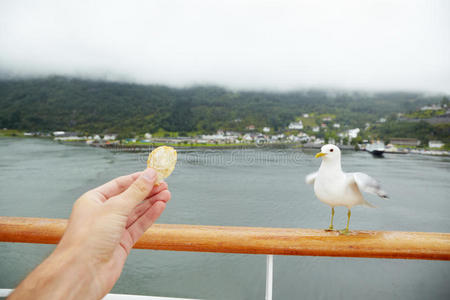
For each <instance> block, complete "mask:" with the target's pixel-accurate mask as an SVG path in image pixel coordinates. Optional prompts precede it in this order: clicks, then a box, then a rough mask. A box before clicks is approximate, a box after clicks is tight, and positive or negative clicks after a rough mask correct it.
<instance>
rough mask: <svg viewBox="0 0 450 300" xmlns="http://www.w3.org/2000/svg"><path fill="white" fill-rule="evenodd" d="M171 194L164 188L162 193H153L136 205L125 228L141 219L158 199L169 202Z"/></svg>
mask: <svg viewBox="0 0 450 300" xmlns="http://www.w3.org/2000/svg"><path fill="white" fill-rule="evenodd" d="M152 193H153V191H152ZM170 197H171V195H170V192H169V191H168V190H163V191H161V192H160V193H158V194H156V195H153V196H151V197H149V198H147V199H146V200H144V201H143V202H142V203H140V204H139V205H138V206H136V207H135V208H134V209H133V212H132V213H131V214H130V216H129V217H128V221H127V225H126V226H125V228H128V227H130V226H131V225H132V224H133V223H134V222H135V221H136V220H137V219H139V218H140V217H141V216H142V215H143V214H144V213H145V212H146V211H147V210H148V209H149V208H150V207H151V206H152V205H153V204H154V203H155V202H157V201H163V202H167V201H169V199H170Z"/></svg>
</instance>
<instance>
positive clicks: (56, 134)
mask: <svg viewBox="0 0 450 300" xmlns="http://www.w3.org/2000/svg"><path fill="white" fill-rule="evenodd" d="M65 134H66V132H65V131H53V135H54V136H64V135H65Z"/></svg>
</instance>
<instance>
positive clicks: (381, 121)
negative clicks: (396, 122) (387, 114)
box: [378, 118, 386, 123]
mask: <svg viewBox="0 0 450 300" xmlns="http://www.w3.org/2000/svg"><path fill="white" fill-rule="evenodd" d="M378 122H379V123H385V122H386V118H380V119H379V120H378Z"/></svg>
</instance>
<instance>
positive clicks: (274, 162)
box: [0, 139, 450, 300]
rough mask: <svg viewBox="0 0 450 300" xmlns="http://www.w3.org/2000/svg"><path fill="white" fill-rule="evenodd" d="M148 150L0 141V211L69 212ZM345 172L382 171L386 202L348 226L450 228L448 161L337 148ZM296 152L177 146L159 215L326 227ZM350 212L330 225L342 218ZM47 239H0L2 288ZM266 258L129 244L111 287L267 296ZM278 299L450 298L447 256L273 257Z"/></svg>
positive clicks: (313, 164) (175, 219) (137, 165)
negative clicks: (380, 155)
mask: <svg viewBox="0 0 450 300" xmlns="http://www.w3.org/2000/svg"><path fill="white" fill-rule="evenodd" d="M145 159H146V155H143V154H131V153H112V152H109V151H106V150H102V149H96V148H90V147H85V146H70V145H61V144H58V143H54V142H51V141H46V140H39V139H0V191H1V193H0V215H3V216H25V217H49V218H67V217H68V216H69V214H70V209H71V207H72V204H73V202H74V201H75V200H76V198H77V197H78V196H79V195H81V194H82V193H83V192H85V191H86V190H88V189H90V188H93V187H95V186H97V185H99V184H102V183H104V182H106V181H107V180H110V179H112V178H114V177H116V176H119V175H122V174H127V173H132V172H135V171H136V170H141V169H143V168H145ZM342 159H343V168H344V170H345V171H364V172H366V173H368V174H370V175H372V176H373V177H375V178H378V179H379V180H380V181H381V182H382V185H383V186H384V188H385V190H386V191H388V193H389V194H390V196H391V199H390V200H388V201H385V200H382V199H378V198H376V197H372V196H367V198H368V199H369V201H370V202H372V203H373V204H375V205H377V206H378V208H376V209H371V208H365V207H356V208H354V209H353V210H352V222H351V228H353V229H373V230H407V231H440V232H450V215H449V213H450V197H449V195H450V181H449V175H450V159H449V158H439V157H424V156H415V155H391V156H389V155H388V156H387V157H386V158H385V159H373V158H372V157H370V156H369V155H368V154H367V153H363V152H344V154H343V158H342ZM319 163H320V161H319V160H318V159H317V160H316V159H314V158H313V152H301V151H300V150H266V149H258V150H245V151H236V150H221V151H218V150H216V151H212V150H195V151H188V150H180V151H179V163H178V165H177V168H176V169H175V171H174V173H173V174H172V175H171V177H169V179H168V180H167V181H168V183H169V186H170V189H171V191H172V200H171V202H170V203H169V205H168V206H167V209H166V211H165V212H164V214H163V216H162V217H161V219H160V220H159V222H160V223H177V224H180V223H184V224H202V225H239V226H267V227H304V228H325V227H326V226H328V222H329V213H330V211H329V210H330V209H329V208H328V206H326V205H325V204H322V203H320V202H319V201H318V200H316V199H315V197H314V194H313V191H312V187H311V186H307V185H306V184H304V176H305V175H306V174H308V173H310V172H312V171H314V170H316V169H317V168H318V166H319ZM345 220H346V210H345V209H344V208H338V209H337V216H336V217H335V225H337V227H338V228H340V227H344V225H345ZM53 247H54V246H49V245H31V244H5V243H1V244H0V288H13V287H14V286H16V285H17V284H18V283H19V281H20V280H21V279H22V278H23V277H24V276H25V275H26V274H27V272H29V271H30V270H31V269H32V268H33V267H35V266H36V265H37V264H38V263H39V262H40V261H41V260H42V259H43V258H44V257H45V256H46V255H48V254H49V253H50V252H51V251H52V249H53ZM265 259H266V258H265V256H263V255H239V254H210V253H188V252H170V251H148V250H132V252H131V255H130V257H129V259H128V261H127V264H126V265H125V269H124V272H123V273H122V276H121V278H120V279H119V281H118V283H117V284H116V286H115V287H114V289H113V292H115V293H129V294H143V295H154V296H173V297H192V298H203V299H227V300H229V299H264V291H265ZM274 263H275V265H274V266H275V268H274V299H353V298H362V299H450V287H449V286H450V284H449V283H450V282H449V280H450V279H449V278H450V263H448V262H433V261H414V260H384V259H356V258H317V257H291V256H276V257H275V259H274Z"/></svg>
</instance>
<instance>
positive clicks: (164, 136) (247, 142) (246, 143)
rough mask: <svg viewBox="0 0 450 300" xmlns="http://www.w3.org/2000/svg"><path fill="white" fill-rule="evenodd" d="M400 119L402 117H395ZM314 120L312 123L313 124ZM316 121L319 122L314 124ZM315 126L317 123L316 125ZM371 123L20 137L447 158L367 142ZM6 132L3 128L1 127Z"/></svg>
mask: <svg viewBox="0 0 450 300" xmlns="http://www.w3.org/2000/svg"><path fill="white" fill-rule="evenodd" d="M443 109H445V110H446V113H445V114H443V115H442V116H440V117H441V118H442V117H445V118H447V119H448V118H449V116H450V111H449V110H448V109H447V107H445V108H444V107H441V106H439V105H431V106H425V107H422V108H421V109H420V111H421V112H429V111H437V110H443ZM398 117H399V118H403V114H400V113H399V114H398ZM313 120H314V121H313ZM317 120H319V122H317ZM384 122H386V118H380V119H379V120H378V121H377V122H376V123H378V124H382V123H384ZM317 123H319V124H317ZM371 125H372V124H369V123H366V124H365V127H364V128H348V127H347V126H343V125H342V124H340V123H338V122H336V121H335V120H334V116H333V115H328V114H324V115H320V116H319V118H318V116H316V115H314V113H311V114H306V113H305V114H303V115H302V116H301V117H299V118H298V119H297V120H296V121H294V122H291V123H290V124H289V125H288V126H287V127H286V128H284V129H283V130H278V131H277V132H274V130H273V129H272V128H270V127H268V126H264V127H262V128H257V127H256V126H255V125H252V124H249V125H248V126H246V128H245V130H244V131H242V132H238V131H225V130H218V131H217V132H216V133H214V134H199V135H195V136H178V134H176V135H174V134H172V133H167V132H165V133H164V132H163V133H160V132H159V133H156V134H151V133H145V134H143V135H141V136H134V137H120V136H119V135H118V134H114V133H110V134H94V135H88V136H87V135H80V134H79V133H77V132H67V131H53V132H51V133H50V132H46V133H43V132H24V133H23V136H41V137H48V138H53V139H54V140H55V141H60V142H79V143H86V144H88V145H91V146H97V147H104V148H114V149H121V150H124V151H127V150H129V151H139V149H144V148H148V147H152V146H159V145H172V146H177V147H211V148H218V147H221V148H233V147H234V148H240V147H261V146H273V147H277V146H278V147H281V146H284V147H286V146H287V147H303V148H320V147H321V146H323V145H324V144H328V143H329V144H335V145H338V146H339V147H341V149H347V150H350V149H351V150H362V151H364V150H365V151H369V152H372V153H379V152H380V153H395V154H406V153H415V154H425V155H450V152H449V151H446V150H445V149H443V148H444V145H445V144H444V143H443V142H442V141H439V140H430V141H428V144H422V143H421V141H420V140H418V139H415V138H405V137H396V138H390V139H389V143H388V144H385V143H384V141H380V140H369V139H368V138H366V139H364V138H363V136H364V137H367V135H366V134H363V133H364V132H365V131H367V130H368V129H369V128H370V126H371ZM4 130H6V128H4Z"/></svg>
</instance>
